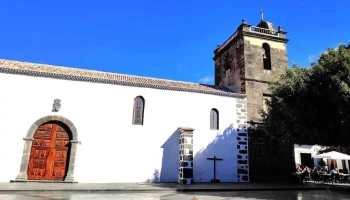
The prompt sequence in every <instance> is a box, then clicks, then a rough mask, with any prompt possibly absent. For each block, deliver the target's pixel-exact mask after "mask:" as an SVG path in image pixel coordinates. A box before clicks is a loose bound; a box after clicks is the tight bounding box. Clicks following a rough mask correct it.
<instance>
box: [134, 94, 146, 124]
mask: <svg viewBox="0 0 350 200" xmlns="http://www.w3.org/2000/svg"><path fill="white" fill-rule="evenodd" d="M144 110H145V99H144V98H143V97H141V96H137V97H136V98H135V99H134V112H133V116H132V124H134V125H143V116H144Z"/></svg>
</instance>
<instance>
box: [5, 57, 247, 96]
mask: <svg viewBox="0 0 350 200" xmlns="http://www.w3.org/2000/svg"><path fill="white" fill-rule="evenodd" d="M0 73H8V74H18V75H26V76H37V77H46V78H55V79H64V80H74V81H85V82H94V83H106V84H116V85H125V86H132V87H147V88H154V89H163V90H175V91H186V92H194V93H203V94H212V95H219V96H230V97H246V95H245V94H241V93H236V92H234V91H230V90H228V89H227V88H222V87H216V86H215V85H206V84H200V83H191V82H183V81H174V80H166V79H158V78H151V77H143V76H135V75H127V74H118V73H113V72H103V71H97V70H88V69H82V68H71V67H65V66H58V65H49V64H39V63H32V62H23V61H15V60H6V59H0Z"/></svg>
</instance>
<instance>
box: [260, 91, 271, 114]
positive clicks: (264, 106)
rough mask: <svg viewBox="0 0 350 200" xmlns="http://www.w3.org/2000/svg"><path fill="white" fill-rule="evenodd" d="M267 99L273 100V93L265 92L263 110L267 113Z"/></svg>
mask: <svg viewBox="0 0 350 200" xmlns="http://www.w3.org/2000/svg"><path fill="white" fill-rule="evenodd" d="M267 101H271V94H263V104H262V105H263V107H262V108H263V111H264V112H265V113H266V112H267V111H268V110H267V108H268V107H267Z"/></svg>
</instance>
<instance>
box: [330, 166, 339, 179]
mask: <svg viewBox="0 0 350 200" xmlns="http://www.w3.org/2000/svg"><path fill="white" fill-rule="evenodd" d="M331 178H332V180H335V182H338V181H339V180H340V176H339V170H338V168H334V169H332V171H331Z"/></svg>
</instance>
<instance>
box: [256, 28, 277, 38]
mask: <svg viewBox="0 0 350 200" xmlns="http://www.w3.org/2000/svg"><path fill="white" fill-rule="evenodd" d="M250 32H255V33H260V34H264V35H271V36H276V37H278V36H279V33H278V32H277V31H274V30H269V29H266V28H260V27H256V26H251V27H250Z"/></svg>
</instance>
